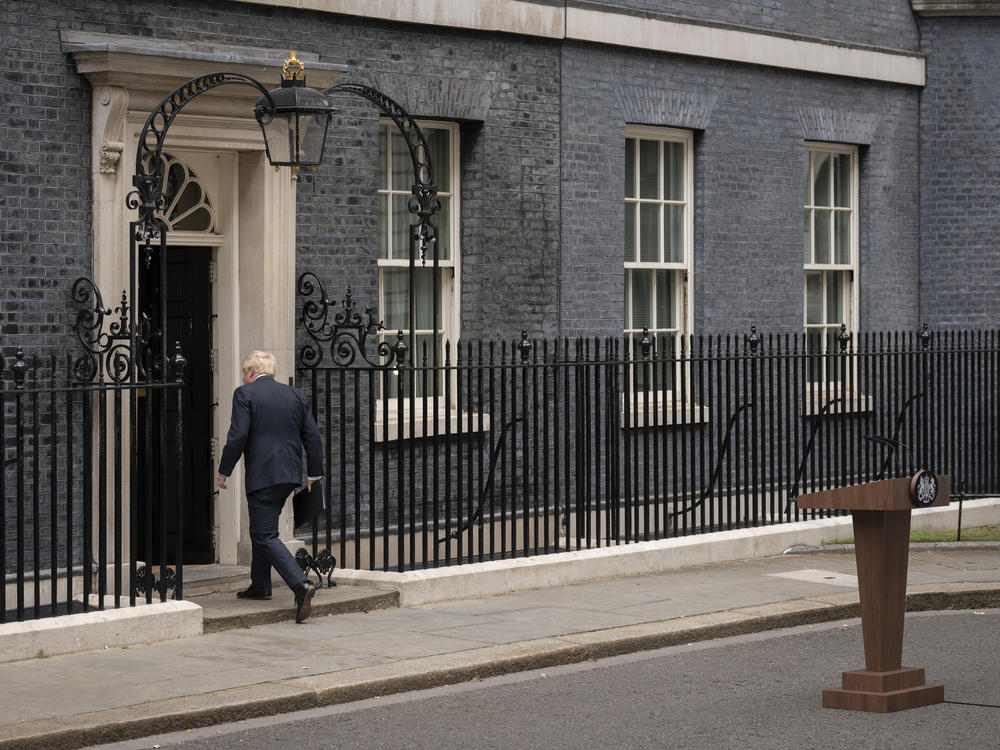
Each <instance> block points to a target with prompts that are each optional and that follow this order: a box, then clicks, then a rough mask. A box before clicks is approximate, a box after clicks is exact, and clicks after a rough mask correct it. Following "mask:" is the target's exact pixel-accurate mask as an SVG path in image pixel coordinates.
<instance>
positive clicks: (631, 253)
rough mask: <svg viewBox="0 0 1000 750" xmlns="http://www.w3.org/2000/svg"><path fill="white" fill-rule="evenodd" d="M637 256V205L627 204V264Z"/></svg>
mask: <svg viewBox="0 0 1000 750" xmlns="http://www.w3.org/2000/svg"><path fill="white" fill-rule="evenodd" d="M635 260H636V256H635V204H634V203H626V204H625V262H626V263H631V262H633V261H635Z"/></svg>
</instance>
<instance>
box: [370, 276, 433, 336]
mask: <svg viewBox="0 0 1000 750" xmlns="http://www.w3.org/2000/svg"><path fill="white" fill-rule="evenodd" d="M433 279H434V272H433V270H432V269H430V268H419V267H417V268H415V269H414V275H413V281H414V292H415V294H414V296H415V298H416V303H417V329H418V330H420V329H424V330H430V328H431V326H433V324H434V323H433V310H434V287H433ZM382 305H383V307H384V308H385V309H384V315H385V317H384V319H383V320H384V322H385V327H386V329H387V330H389V331H395V330H400V329H402V331H403V332H404V333H405V332H406V331H408V330H409V328H410V324H409V321H410V269H409V268H383V269H382ZM440 322H441V321H440V319H439V320H438V323H439V324H440Z"/></svg>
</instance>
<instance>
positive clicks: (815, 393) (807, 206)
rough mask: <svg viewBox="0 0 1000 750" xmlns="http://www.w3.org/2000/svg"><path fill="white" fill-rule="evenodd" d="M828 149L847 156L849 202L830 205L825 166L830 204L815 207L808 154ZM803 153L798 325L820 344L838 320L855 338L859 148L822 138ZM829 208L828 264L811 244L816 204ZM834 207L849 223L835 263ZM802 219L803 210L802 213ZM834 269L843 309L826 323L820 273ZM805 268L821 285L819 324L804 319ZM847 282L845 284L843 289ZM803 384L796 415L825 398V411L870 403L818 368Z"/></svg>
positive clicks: (857, 408)
mask: <svg viewBox="0 0 1000 750" xmlns="http://www.w3.org/2000/svg"><path fill="white" fill-rule="evenodd" d="M817 153H819V154H829V155H831V156H833V155H841V156H848V157H850V160H851V161H850V186H849V190H850V198H849V204H850V205H849V206H848V207H846V208H844V207H837V206H835V205H833V204H834V203H835V202H836V201H835V199H834V198H833V196H834V195H835V191H834V183H833V169H832V168H831V170H830V186H829V189H830V195H831V205H830V206H817V205H816V203H815V195H814V191H815V169H814V158H815V157H814V155H815V154H817ZM804 156H805V159H806V164H805V166H806V170H805V188H806V190H807V191H808V193H807V195H805V196H804V203H803V211H804V212H805V211H808V212H809V221H810V231H809V255H810V257H809V258H808V259H806V258H805V257H804V258H803V266H802V269H803V270H802V329H803V332H804V333H805V334H806V335H807V336H808V334H809V333H811V332H816V331H822V340H823V342H824V344H823V346H825V345H826V343H825V342H826V341H827V337H828V336H829V335H830V334H831V333H833V334H834V335H836V333H837V332H839V331H840V326H841V325H844V326H845V327H846V330H847V332H848V333H850V334H851V335H852V337H854V338H855V339H856V334H857V331H858V304H859V303H858V298H859V295H858V290H859V286H860V285H859V283H858V282H859V278H858V260H859V251H858V247H859V228H858V227H859V223H860V217H859V212H860V206H859V195H860V191H859V175H860V162H859V150H858V147H857V146H849V145H846V144H839V143H826V142H816V141H806V142H805V148H804ZM817 208H820V209H824V210H826V209H829V210H830V211H831V221H830V229H829V231H830V237H829V247H830V262H829V263H816V262H814V261H815V248H816V218H815V217H816V209H817ZM838 212H840V213H844V212H849V214H850V222H849V231H848V253H849V256H850V257H849V258H848V262H846V263H837V262H836V242H835V239H836V236H835V227H836V220H835V219H834V218H833V217H834V216H835V215H836V214H837V213H838ZM803 219H805V215H804V216H803ZM803 235H804V236H803V241H805V232H803ZM803 256H805V246H804V245H803ZM828 271H836V272H841V273H843V276H842V288H841V290H840V297H841V307H842V309H843V311H844V316H843V317H844V319H843V320H841V321H840V322H836V323H828V322H826V319H827V276H826V272H828ZM810 272H819V273H821V274H822V276H821V278H822V279H823V287H822V292H821V296H822V303H823V306H822V315H821V319H822V320H823V322H822V323H809V322H808V318H809V310H808V280H807V279H808V274H809V273H810ZM843 287H848V288H846V289H845V288H843ZM822 362H823V364H822V366H823V367H824V368H825V367H826V360H825V359H824V360H822ZM852 362H854V363H855V364H854V365H853V366H852V369H853V372H852V373H851V375H850V376H849V377H850V378H851V382H853V383H857V382H858V381H857V371H856V362H857V359H856V358H852ZM807 387H808V388H809V389H810V391H809V393H808V394H807V395H806V397H804V399H803V403H802V405H801V407H800V411H801V413H802V414H810V415H811V414H814V413H816V414H818V413H820V411H821V410H822V409H823V408H824V407H825V406H826V405H827V404H828V403H830V402H831V401H837V403H834V404H833V405H832V406H831V408H830V413H831V414H836V413H844V412H855V411H867V410H869V409H871V408H872V405H871V397H870V396H866V395H864V394H861V393H854V392H849V391H848V390H847V388H846V383H840V382H839V381H837V380H836V379H832V378H831V374H830V373H826V372H824V373H823V374H822V375H821V376H820V378H819V379H816V380H809V382H808V384H807Z"/></svg>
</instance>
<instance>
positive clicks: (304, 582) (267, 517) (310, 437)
mask: <svg viewBox="0 0 1000 750" xmlns="http://www.w3.org/2000/svg"><path fill="white" fill-rule="evenodd" d="M241 367H242V370H243V385H242V386H240V387H239V388H237V389H236V391H235V392H234V393H233V418H232V422H231V423H230V426H229V435H228V436H227V438H226V447H225V448H224V449H223V451H222V460H221V461H220V462H219V473H218V476H216V479H215V481H216V484H217V485H218V486H219V487H221V488H223V489H225V488H226V479H227V478H228V477H229V475H230V474H232V473H233V469H234V468H236V462H237V461H239V459H240V456H241V455H242V456H243V457H244V459H245V461H244V463H245V469H246V493H247V505H248V507H249V510H250V541H251V543H252V550H253V557H252V561H251V564H250V588H248V589H246V590H245V591H240V592H239V593H237V594H236V596H238V597H239V598H240V599H270V598H271V568H272V566H273V567H274V569H275V570H277V571H278V575H280V576H281V577H282V579H284V581H285V583H286V584H288V587H289V588H290V589H291V590H292V593H293V594H294V595H295V622H302V621H303V620H305V619H306V618H307V617H308V616H309V613H310V612H311V611H312V599H313V597H314V596H315V595H316V590H317V589H318V588H319V587H318V586H316V585H315V584H313V583H312V582H311V581H310V580H309V578H308V576H306V575H305V574H304V573H303V572H302V570H301V569H300V568H299V566H298V565H297V564H296V563H295V558H293V557H292V554H291V553H290V552H289V551H288V549H287V548H286V547H285V545H284V544H282V543H281V539H280V538H279V537H278V516H279V515H280V514H281V509H282V507H283V506H284V504H285V500H286V499H287V498H288V496H289V495H290V494H291V492H292V490H294V489H295V488H296V487H297V486H298V485H299V483H300V482H301V480H302V448H303V447H304V448H305V451H306V460H307V469H308V473H307V477H308V479H307V485H308V487H309V489H310V491H311V490H312V484H313V482H314V481H316V480H318V479H320V478H321V477H322V476H323V446H322V442H321V440H320V436H319V430H318V429H317V428H316V421H315V420H314V419H313V416H312V412H310V410H309V403H308V402H307V401H306V395H305V393H303V392H302V391H300V390H299V389H298V388H292V387H290V386H287V385H284V384H283V383H279V382H278V381H276V380H275V379H274V372H275V360H274V356H273V355H271V354H269V353H268V352H251V353H250V354H249V355H248V356H247V357H246V359H244V360H243V364H242V365H241Z"/></svg>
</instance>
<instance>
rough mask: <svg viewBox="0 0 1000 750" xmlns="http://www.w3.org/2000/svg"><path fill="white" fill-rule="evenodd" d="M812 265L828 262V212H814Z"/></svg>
mask: <svg viewBox="0 0 1000 750" xmlns="http://www.w3.org/2000/svg"><path fill="white" fill-rule="evenodd" d="M815 215H816V235H815V260H814V261H813V262H814V263H829V262H830V211H823V210H819V209H817V210H816V214H815Z"/></svg>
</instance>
